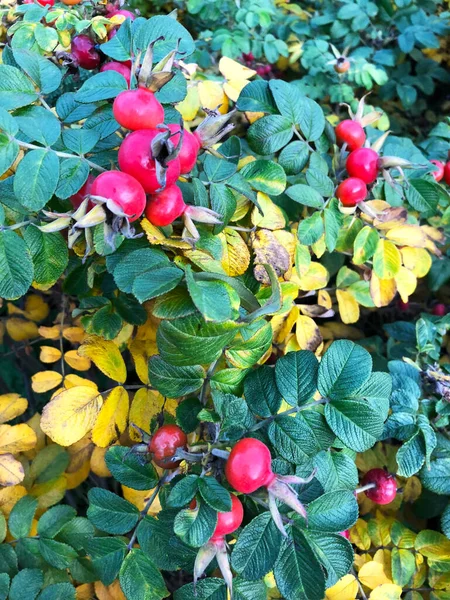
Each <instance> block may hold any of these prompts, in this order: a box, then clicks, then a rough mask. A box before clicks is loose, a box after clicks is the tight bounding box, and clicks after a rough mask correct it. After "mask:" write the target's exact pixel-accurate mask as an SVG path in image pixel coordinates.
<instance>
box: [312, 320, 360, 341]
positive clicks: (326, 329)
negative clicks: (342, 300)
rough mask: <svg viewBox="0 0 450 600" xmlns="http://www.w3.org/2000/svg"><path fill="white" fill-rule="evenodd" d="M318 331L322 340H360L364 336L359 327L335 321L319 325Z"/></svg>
mask: <svg viewBox="0 0 450 600" xmlns="http://www.w3.org/2000/svg"><path fill="white" fill-rule="evenodd" d="M320 331H321V333H322V337H323V339H324V340H344V339H349V340H361V339H362V338H363V337H365V336H364V332H363V331H361V330H360V329H357V328H356V327H352V326H351V325H345V324H344V323H338V322H336V321H334V322H333V321H330V322H329V323H325V325H323V326H322V327H320Z"/></svg>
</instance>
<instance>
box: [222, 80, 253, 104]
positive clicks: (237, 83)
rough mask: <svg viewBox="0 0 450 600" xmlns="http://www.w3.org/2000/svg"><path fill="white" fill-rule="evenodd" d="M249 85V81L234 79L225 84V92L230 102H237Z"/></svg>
mask: <svg viewBox="0 0 450 600" xmlns="http://www.w3.org/2000/svg"><path fill="white" fill-rule="evenodd" d="M247 84H248V81H246V80H245V79H232V80H231V81H227V82H226V83H224V84H223V91H224V92H225V94H226V95H227V96H228V98H229V99H230V100H233V102H236V101H237V99H238V98H239V94H240V93H241V92H242V90H243V89H244V88H245V86H246V85H247Z"/></svg>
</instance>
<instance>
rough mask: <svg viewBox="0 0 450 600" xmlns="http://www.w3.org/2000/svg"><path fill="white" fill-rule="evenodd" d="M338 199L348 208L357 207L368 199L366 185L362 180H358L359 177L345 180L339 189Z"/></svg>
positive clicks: (337, 192)
mask: <svg viewBox="0 0 450 600" xmlns="http://www.w3.org/2000/svg"><path fill="white" fill-rule="evenodd" d="M336 198H338V199H339V200H340V201H341V204H342V206H345V207H346V208H350V207H352V206H356V205H357V204H358V202H362V201H363V200H365V199H366V198H367V187H366V184H365V183H364V181H362V180H361V179H358V177H349V178H348V179H344V181H343V182H342V183H340V184H339V185H338V187H337V190H336Z"/></svg>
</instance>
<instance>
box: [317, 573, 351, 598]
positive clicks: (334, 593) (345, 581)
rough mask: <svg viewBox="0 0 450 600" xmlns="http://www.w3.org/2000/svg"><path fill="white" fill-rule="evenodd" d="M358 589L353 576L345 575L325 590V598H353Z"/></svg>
mask: <svg viewBox="0 0 450 600" xmlns="http://www.w3.org/2000/svg"><path fill="white" fill-rule="evenodd" d="M358 589H359V587H358V582H357V581H356V579H355V577H354V576H353V575H345V576H344V577H341V579H339V581H338V582H337V583H335V584H334V585H333V586H332V587H330V588H328V589H327V590H326V592H325V597H326V599H327V600H355V598H356V596H357V594H358Z"/></svg>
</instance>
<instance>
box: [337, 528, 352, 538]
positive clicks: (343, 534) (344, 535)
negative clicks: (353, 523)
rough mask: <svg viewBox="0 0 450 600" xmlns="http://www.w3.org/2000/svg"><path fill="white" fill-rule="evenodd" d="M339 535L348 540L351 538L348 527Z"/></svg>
mask: <svg viewBox="0 0 450 600" xmlns="http://www.w3.org/2000/svg"><path fill="white" fill-rule="evenodd" d="M339 535H342V537H345V539H346V540H349V539H350V532H349V530H348V529H346V530H345V531H341V532H340V534H339Z"/></svg>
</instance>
